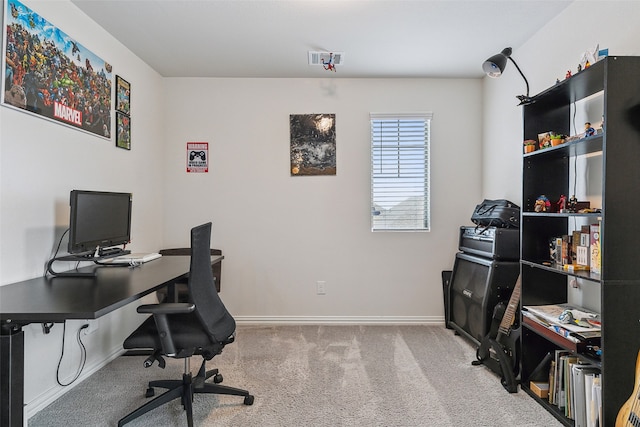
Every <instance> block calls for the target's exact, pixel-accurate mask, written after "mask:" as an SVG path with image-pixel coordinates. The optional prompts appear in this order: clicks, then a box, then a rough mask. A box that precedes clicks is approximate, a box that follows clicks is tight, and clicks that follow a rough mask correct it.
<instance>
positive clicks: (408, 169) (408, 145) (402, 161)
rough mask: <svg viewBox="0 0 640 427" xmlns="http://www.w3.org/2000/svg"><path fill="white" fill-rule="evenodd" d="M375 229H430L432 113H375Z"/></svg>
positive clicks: (373, 148)
mask: <svg viewBox="0 0 640 427" xmlns="http://www.w3.org/2000/svg"><path fill="white" fill-rule="evenodd" d="M370 118H371V229H372V230H373V231H381V230H405V231H428V230H429V229H430V223H429V222H430V221H429V220H430V215H429V214H430V204H429V134H430V132H429V129H430V125H431V118H432V113H411V114H393V113H392V114H378V113H371V116H370Z"/></svg>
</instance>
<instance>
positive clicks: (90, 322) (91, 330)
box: [82, 319, 100, 335]
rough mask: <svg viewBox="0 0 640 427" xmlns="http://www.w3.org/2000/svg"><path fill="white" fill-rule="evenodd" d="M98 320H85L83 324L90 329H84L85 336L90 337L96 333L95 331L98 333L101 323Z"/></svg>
mask: <svg viewBox="0 0 640 427" xmlns="http://www.w3.org/2000/svg"><path fill="white" fill-rule="evenodd" d="M98 322H99V321H98V319H92V320H85V321H84V323H83V324H85V325H89V327H88V328H84V329H83V330H82V334H83V335H89V334H92V333H94V332H95V331H97V330H98V329H99V328H100V323H98Z"/></svg>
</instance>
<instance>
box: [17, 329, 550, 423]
mask: <svg viewBox="0 0 640 427" xmlns="http://www.w3.org/2000/svg"><path fill="white" fill-rule="evenodd" d="M474 358H475V349H474V348H473V347H472V346H471V344H470V343H468V342H467V341H465V340H464V339H462V338H461V337H459V336H455V335H454V334H453V332H452V331H451V330H449V329H445V328H444V327H443V326H411V325H408V326H407V325H404V326H354V325H349V326H311V325H307V326H242V325H241V326H240V327H239V328H238V333H237V339H236V342H235V343H233V344H231V345H229V346H228V347H227V348H226V349H225V351H224V353H223V354H221V355H219V356H217V357H215V358H214V359H213V361H212V362H210V363H209V365H208V367H209V368H211V367H218V368H219V369H220V371H221V373H222V374H223V376H224V382H223V384H226V385H230V386H234V387H240V388H246V389H248V390H249V391H250V392H251V393H252V394H254V395H255V403H254V405H253V406H245V405H243V403H242V398H240V397H233V396H214V395H196V397H195V402H194V420H195V425H196V426H206V427H214V426H225V427H228V426H238V427H239V426H243V427H252V426H255V427H270V426H274V427H276V426H278V427H279V426H296V427H297V426H327V427H329V426H363V427H364V426H367V427H368V426H385V427H386V426H433V427H440V426H442V427H446V426H457V427H460V426H487V427H501V426H504V427H555V426H560V425H561V424H560V423H559V422H558V421H556V420H555V419H554V418H553V417H552V416H551V415H550V414H549V413H548V412H546V411H545V410H544V409H543V408H542V407H540V406H539V405H537V404H536V403H535V402H534V401H533V399H532V398H530V397H529V396H528V395H526V394H525V393H524V392H522V391H518V393H514V394H509V393H507V392H506V391H505V390H504V389H503V388H502V386H501V385H500V381H499V378H498V377H497V376H496V375H495V374H493V373H492V372H491V371H489V370H488V369H486V368H485V367H482V366H471V361H472V360H474ZM142 360H143V358H142V357H120V358H118V359H116V360H114V361H113V362H112V363H110V364H109V365H107V366H105V367H104V368H102V369H101V370H100V371H98V372H97V373H96V374H94V375H92V376H91V377H90V378H89V379H87V380H85V381H84V382H83V383H82V384H79V385H78V386H77V387H75V388H74V389H73V390H71V391H70V392H69V393H67V394H65V395H64V396H62V397H61V398H60V399H58V400H57V401H56V402H54V403H53V404H51V405H50V406H49V407H47V408H45V409H44V410H42V411H40V412H39V413H38V414H36V415H35V416H33V417H32V418H31V419H30V420H29V427H45V426H46V427H56V426H60V427H63V426H64V427H70V426H114V425H117V422H118V420H119V419H120V418H121V417H122V416H124V415H126V414H127V413H128V412H129V411H131V410H133V409H135V408H137V407H138V406H140V405H141V404H143V403H144V402H145V401H146V399H145V397H144V396H143V394H144V391H145V389H146V386H147V385H146V383H147V382H148V381H149V380H152V379H166V378H172V379H173V378H175V379H177V378H180V375H181V372H182V369H183V366H184V365H183V363H182V361H175V360H168V361H167V362H168V363H167V368H166V369H165V370H162V369H159V368H158V367H157V366H156V365H154V367H152V368H149V369H144V368H143V367H142ZM198 367H199V362H197V359H196V358H194V359H193V362H192V365H191V368H192V370H193V371H196V370H197V369H198ZM160 390H161V389H158V390H157V392H160ZM186 424H187V423H186V416H185V415H184V412H183V411H182V406H181V405H180V403H179V400H175V401H174V402H172V404H169V405H166V406H165V407H162V408H158V409H156V410H154V411H152V412H150V413H148V414H146V415H144V416H142V417H141V418H139V419H137V420H135V421H133V422H131V423H129V424H128V425H127V426H131V427H159V426H183V425H184V426H186Z"/></svg>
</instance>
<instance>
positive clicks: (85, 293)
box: [0, 256, 223, 427]
mask: <svg viewBox="0 0 640 427" xmlns="http://www.w3.org/2000/svg"><path fill="white" fill-rule="evenodd" d="M222 259H223V257H222V256H213V257H211V263H212V264H216V263H220V262H221V261H222ZM189 261H190V258H189V257H188V256H163V257H162V258H159V259H156V260H153V261H150V262H148V263H146V264H143V265H141V266H139V267H135V268H129V267H95V266H90V267H83V268H82V269H81V271H88V270H91V269H93V268H97V270H98V271H97V276H96V277H90V278H85V277H71V278H70V277H54V278H51V277H38V278H35V279H31V280H25V281H23V282H18V283H12V284H10V285H5V286H0V377H1V380H0V425H2V426H11V427H13V426H16V427H22V426H23V420H24V408H23V406H24V332H23V331H22V327H23V326H24V325H27V324H29V323H43V322H56V323H59V322H64V321H65V320H67V319H97V318H98V317H100V316H104V315H105V314H107V313H110V312H112V311H114V310H116V309H118V308H120V307H123V306H125V305H126V304H129V303H131V302H133V301H135V300H137V299H139V298H142V297H143V296H145V295H148V294H150V293H152V292H155V291H156V290H158V289H160V288H162V287H164V286H167V285H171V284H172V283H173V282H175V281H176V280H179V279H184V278H185V277H187V275H188V273H189Z"/></svg>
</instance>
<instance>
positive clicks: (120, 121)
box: [116, 111, 131, 150]
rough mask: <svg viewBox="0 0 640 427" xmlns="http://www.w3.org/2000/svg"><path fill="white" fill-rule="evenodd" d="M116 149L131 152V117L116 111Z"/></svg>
mask: <svg viewBox="0 0 640 427" xmlns="http://www.w3.org/2000/svg"><path fill="white" fill-rule="evenodd" d="M116 147H118V148H124V149H125V150H131V117H129V116H128V115H126V114H122V113H121V112H119V111H116Z"/></svg>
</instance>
